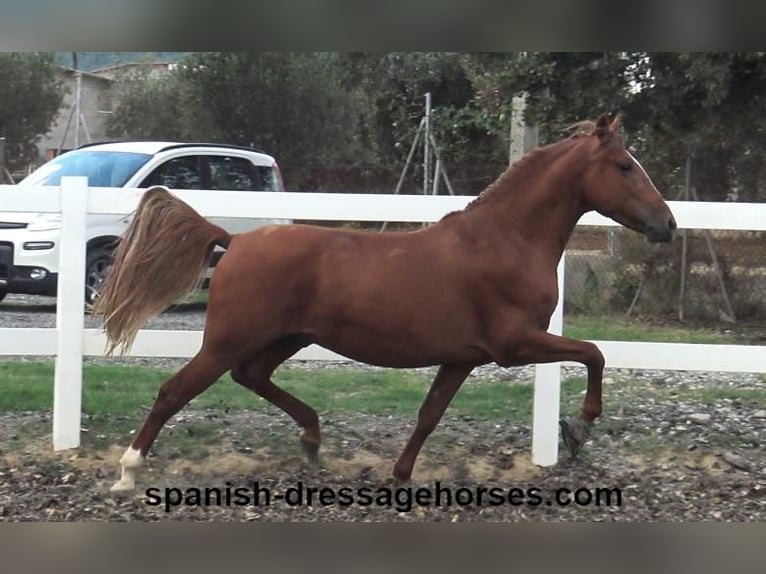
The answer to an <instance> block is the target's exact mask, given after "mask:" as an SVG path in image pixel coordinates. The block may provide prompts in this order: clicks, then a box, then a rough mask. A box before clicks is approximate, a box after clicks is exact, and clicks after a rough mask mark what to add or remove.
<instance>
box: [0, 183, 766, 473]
mask: <svg viewBox="0 0 766 574" xmlns="http://www.w3.org/2000/svg"><path fill="white" fill-rule="evenodd" d="M176 193H177V195H178V196H179V197H181V198H183V199H184V200H185V201H187V202H188V203H189V204H190V205H192V207H194V208H195V209H196V210H198V211H199V212H200V213H202V214H203V215H205V216H206V217H247V218H252V217H262V218H269V219H271V218H275V219H310V220H327V221H400V222H421V221H425V222H433V221H438V220H439V219H440V218H441V217H442V216H443V215H444V214H446V213H448V212H450V211H454V210H457V209H462V208H463V207H465V205H466V203H467V202H468V201H470V200H471V199H472V198H471V197H467V196H447V197H441V196H438V197H434V196H411V195H410V196H408V195H396V196H394V195H366V194H343V195H340V194H326V193H316V194H313V193H312V194H306V193H250V194H248V193H242V192H216V193H215V194H214V196H213V195H212V194H211V193H210V192H206V191H182V192H176ZM140 194H141V191H140V190H125V189H106V188H99V189H98V191H97V192H96V193H89V188H88V187H87V180H86V179H85V178H76V177H70V178H62V189H61V190H58V189H55V188H47V189H44V188H41V189H39V190H35V191H34V192H31V191H29V190H22V189H20V188H16V187H13V186H0V218H2V212H6V211H7V212H13V211H17V212H18V211H31V212H58V211H60V212H61V213H62V235H61V268H60V275H59V295H58V301H57V317H56V325H57V326H56V328H55V329H26V328H0V355H6V356H10V355H43V356H56V369H55V382H54V397H53V445H54V448H55V449H57V450H59V449H66V448H75V447H77V446H79V444H80V416H81V397H82V357H83V355H102V354H103V351H104V348H105V343H106V339H105V337H104V335H103V333H102V332H101V331H100V330H97V329H83V325H84V322H83V293H84V292H85V286H84V275H85V272H84V267H85V260H84V259H85V251H84V249H83V245H84V244H85V239H84V229H85V227H84V221H85V215H86V213H88V212H89V213H101V214H121V215H125V214H129V213H131V212H132V211H133V210H134V209H135V207H136V204H137V202H138V199H139V197H140ZM670 205H671V209H672V210H673V213H674V215H675V217H676V221H677V222H678V226H679V228H682V229H683V228H685V229H729V230H746V231H747V230H751V231H766V204H741V203H708V202H695V203H686V202H671V203H670ZM580 224H582V225H597V226H616V225H617V224H616V223H614V222H612V221H611V220H609V219H606V218H604V217H601V216H600V215H598V214H595V213H589V214H587V215H585V216H584V217H583V218H582V219H581V221H580ZM563 269H564V265H563V259H562V262H561V263H560V265H559V283H560V289H559V292H560V293H562V294H563V292H564V290H563V279H564V278H563ZM562 299H563V295H562V296H561V297H560V301H559V306H558V307H557V309H556V311H555V312H554V316H553V318H552V320H551V327H550V330H551V332H554V333H561V328H562V322H563V315H562V307H561V300H562ZM201 341H202V332H200V331H193V332H188V331H154V330H143V331H140V332H139V334H138V336H137V338H136V341H135V344H134V345H133V348H132V349H131V351H130V353H129V354H130V355H131V356H150V357H191V356H193V355H194V354H195V353H196V352H197V350H198V349H199V347H200V344H201ZM594 342H595V343H596V344H597V345H599V347H600V348H601V350H602V352H603V353H604V356H605V358H606V364H607V366H608V367H622V368H644V369H675V370H697V371H735V372H736V371H739V372H766V347H765V346H741V345H702V344H681V343H638V342H618V341H594ZM295 358H296V359H304V360H305V359H314V360H317V359H318V360H336V359H342V358H343V357H340V356H339V355H336V354H335V353H332V352H330V351H327V350H325V349H321V348H319V347H316V346H312V347H308V348H306V349H303V350H302V351H301V352H300V353H298V354H297V355H296V356H295ZM560 371H561V369H560V365H559V364H551V365H538V367H537V371H536V379H535V395H534V415H533V418H534V420H533V441H532V456H533V460H534V462H535V463H537V464H540V465H551V464H555V462H556V460H557V458H558V417H559V401H560V396H559V388H560Z"/></svg>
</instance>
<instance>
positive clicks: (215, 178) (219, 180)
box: [207, 155, 259, 191]
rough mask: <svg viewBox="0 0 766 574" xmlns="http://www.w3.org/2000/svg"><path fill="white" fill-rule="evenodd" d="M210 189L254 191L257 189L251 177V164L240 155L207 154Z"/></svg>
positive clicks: (257, 186)
mask: <svg viewBox="0 0 766 574" xmlns="http://www.w3.org/2000/svg"><path fill="white" fill-rule="evenodd" d="M207 163H208V167H209V168H210V189H216V190H230V191H254V190H257V189H259V185H257V184H256V182H255V181H254V178H253V164H252V163H250V161H249V160H247V159H245V158H242V157H232V156H217V155H211V156H207Z"/></svg>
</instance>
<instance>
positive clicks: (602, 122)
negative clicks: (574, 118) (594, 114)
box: [595, 114, 612, 143]
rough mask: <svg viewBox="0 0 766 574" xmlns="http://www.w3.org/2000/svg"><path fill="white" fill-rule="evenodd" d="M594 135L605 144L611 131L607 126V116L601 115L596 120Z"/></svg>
mask: <svg viewBox="0 0 766 574" xmlns="http://www.w3.org/2000/svg"><path fill="white" fill-rule="evenodd" d="M595 134H596V137H597V138H598V139H599V141H600V142H601V143H605V142H607V141H608V140H609V137H610V136H611V135H612V131H611V128H610V126H609V116H607V115H606V114H601V115H600V116H599V117H598V119H597V120H596V130H595Z"/></svg>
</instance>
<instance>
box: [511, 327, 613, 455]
mask: <svg viewBox="0 0 766 574" xmlns="http://www.w3.org/2000/svg"><path fill="white" fill-rule="evenodd" d="M504 355H505V356H502V357H501V358H500V361H498V363H499V364H501V365H506V364H507V365H522V364H530V363H555V362H559V361H574V362H577V363H582V364H583V365H585V367H586V368H587V369H588V386H587V390H586V391H585V399H584V400H583V404H582V408H581V410H580V417H579V418H577V419H572V420H570V421H565V420H563V419H562V420H561V421H560V425H561V435H562V438H563V439H564V442H565V443H566V445H567V447H568V448H569V452H570V454H571V455H572V456H573V457H574V456H576V455H577V453H578V451H579V450H580V447H582V445H583V443H584V442H585V441H586V439H587V438H588V436H589V435H590V429H591V426H592V424H593V421H594V419H596V417H598V416H599V415H600V414H601V390H602V379H603V373H604V356H603V355H602V354H601V351H600V350H599V349H598V347H596V345H594V344H593V343H588V342H587V341H579V340H577V339H569V338H567V337H560V336H558V335H552V334H550V333H547V332H545V331H539V332H535V333H532V334H530V335H529V336H528V337H525V338H524V339H523V340H521V341H519V340H518V339H517V340H516V342H515V343H514V344H513V345H511V346H510V347H509V348H508V351H507V353H504ZM501 361H502V362H501Z"/></svg>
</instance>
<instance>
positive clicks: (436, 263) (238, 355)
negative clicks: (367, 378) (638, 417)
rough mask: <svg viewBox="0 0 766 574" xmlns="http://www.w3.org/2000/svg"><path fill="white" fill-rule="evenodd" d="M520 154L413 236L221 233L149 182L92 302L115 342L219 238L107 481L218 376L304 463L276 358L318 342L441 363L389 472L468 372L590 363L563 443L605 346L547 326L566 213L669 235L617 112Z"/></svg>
mask: <svg viewBox="0 0 766 574" xmlns="http://www.w3.org/2000/svg"><path fill="white" fill-rule="evenodd" d="M578 126H579V131H578V132H577V133H575V134H573V135H572V136H570V137H567V138H565V139H563V140H561V141H559V142H557V143H555V144H552V145H549V146H546V147H542V148H539V149H537V150H534V151H532V152H530V153H528V154H527V155H526V156H525V157H524V158H522V159H521V160H520V161H518V162H516V163H515V164H514V165H513V166H511V167H510V168H509V169H508V170H507V171H506V172H505V173H504V174H503V175H502V176H501V177H500V178H499V179H498V180H497V181H495V183H493V184H492V185H490V186H489V187H488V188H487V189H486V190H484V191H483V192H482V193H481V194H480V195H479V196H478V198H476V199H475V200H474V201H472V202H471V203H469V204H468V206H467V207H466V208H465V209H464V210H462V211H459V212H454V213H451V214H448V215H447V216H445V217H444V218H443V219H442V220H441V221H439V222H438V223H436V224H434V225H432V226H430V227H427V228H424V229H420V230H417V231H412V232H401V233H383V234H379V233H373V232H360V231H349V230H341V229H329V228H323V227H315V226H308V225H283V226H270V227H264V228H259V229H256V230H253V231H250V232H248V233H243V234H238V235H233V236H232V235H230V234H229V233H227V232H226V231H224V230H223V229H221V228H220V227H217V226H215V225H213V224H211V223H210V222H208V221H206V220H205V219H204V218H202V217H201V216H200V215H199V214H198V213H197V212H196V211H194V210H193V209H192V208H191V207H189V206H188V205H187V204H186V203H184V202H182V201H181V200H179V199H177V198H176V197H174V196H173V195H171V194H170V193H169V192H168V191H167V190H166V189H164V188H157V187H155V188H152V189H149V190H147V191H146V192H145V194H144V195H143V197H142V198H141V201H140V203H139V206H138V209H137V211H136V214H135V217H134V218H133V220H132V222H131V224H130V226H129V228H128V229H127V230H126V232H125V235H124V237H123V239H122V241H121V242H120V244H119V246H118V249H117V250H116V253H115V261H114V265H113V267H112V270H111V272H110V274H109V276H108V278H107V281H106V283H105V285H104V289H103V291H102V293H101V297H100V299H99V300H98V302H97V305H96V312H98V313H103V314H104V316H105V324H104V328H105V330H106V333H107V337H108V339H109V342H110V346H109V349H108V352H109V353H111V352H113V351H114V349H115V348H118V347H120V348H122V349H123V350H124V349H126V348H128V347H129V346H130V345H131V343H132V341H133V339H134V337H135V335H136V332H137V331H138V329H139V328H140V326H141V325H142V324H143V323H144V322H145V321H146V320H147V319H148V318H149V317H150V316H152V315H154V314H156V313H159V312H161V311H163V310H164V309H165V308H166V307H168V306H170V305H171V304H173V303H174V302H177V301H178V300H179V299H180V298H181V297H183V296H184V295H186V294H188V293H189V292H190V290H193V289H195V288H196V287H197V286H198V285H199V280H200V276H201V274H202V273H203V272H204V269H205V268H206V267H207V265H208V261H209V259H210V255H211V252H212V250H213V248H214V246H216V245H219V246H222V247H224V248H225V249H226V253H225V254H224V256H223V257H222V258H221V260H220V262H219V264H218V266H217V268H216V269H215V272H214V274H213V278H212V281H211V284H210V292H209V301H208V311H207V323H206V326H205V332H204V338H203V342H202V348H201V349H200V351H199V352H198V353H197V355H196V356H194V358H192V359H191V361H189V363H188V364H186V366H184V367H183V368H182V369H181V370H180V371H179V372H178V373H177V374H175V375H173V376H172V377H171V378H170V379H168V380H167V381H166V382H165V383H164V384H163V385H162V387H161V388H160V390H159V394H158V396H157V399H156V400H155V402H154V405H153V406H152V409H151V412H150V413H149V414H148V416H147V418H146V420H145V422H144V424H143V425H142V427H141V429H140V430H139V432H138V433H137V434H136V436H135V438H134V440H133V442H132V444H131V446H130V447H129V448H128V449H127V451H126V452H125V454H124V455H123V457H122V458H121V459H120V463H121V466H122V475H121V478H120V480H119V481H118V482H117V483H116V484H115V485H114V486H113V487H112V489H113V490H128V489H132V488H134V486H135V474H136V471H137V469H138V467H139V466H141V463H142V462H143V460H144V458H145V457H146V454H147V451H148V450H149V448H150V447H151V445H152V443H153V442H154V440H155V438H156V437H157V434H158V433H159V431H160V429H161V428H162V426H163V425H164V424H165V423H166V422H167V420H168V419H169V418H170V417H171V416H173V415H174V414H175V413H177V412H178V411H179V410H180V409H181V408H183V407H184V405H186V404H187V403H188V402H189V401H190V400H191V399H192V398H194V397H195V396H197V395H198V394H200V393H202V392H203V391H204V390H205V389H207V388H208V387H209V386H210V385H212V384H213V383H214V382H215V381H216V380H217V379H218V378H219V377H221V376H222V375H223V374H225V373H226V372H227V371H231V376H232V378H233V379H234V381H236V382H237V383H238V384H240V385H243V386H244V387H247V388H248V389H250V390H252V391H254V392H255V393H257V394H258V395H260V396H261V397H263V398H265V399H266V400H268V401H269V402H271V403H273V404H274V405H276V406H278V407H279V408H281V409H282V410H284V411H285V412H286V413H287V414H289V415H290V416H291V417H292V418H293V419H294V420H295V422H296V423H297V424H298V425H299V426H300V427H301V428H302V429H303V433H302V435H301V437H300V441H301V443H302V445H303V447H304V449H305V452H306V454H307V456H308V457H309V459H311V460H316V457H317V453H318V450H319V445H320V431H319V419H318V417H317V413H316V411H315V410H314V409H313V408H311V407H310V406H309V405H307V404H305V403H304V402H302V401H301V400H300V399H298V398H297V397H295V396H293V395H291V394H290V393H288V392H287V391H285V390H283V389H281V388H279V387H278V386H277V385H275V384H274V383H273V382H272V381H271V379H270V377H271V374H272V373H273V372H274V370H275V369H276V368H277V367H278V366H279V365H280V364H281V363H282V362H283V361H285V360H286V359H288V358H289V357H291V356H292V355H293V354H295V353H296V352H297V351H298V350H299V349H301V348H302V347H305V346H307V345H309V344H312V343H316V344H318V345H321V346H323V347H326V348H328V349H332V350H333V351H336V352H338V353H340V354H342V355H344V356H346V357H349V358H352V359H355V360H357V361H361V362H365V363H371V364H374V365H380V366H384V367H400V368H409V367H423V366H429V365H439V366H440V367H439V370H438V373H437V375H436V378H435V379H434V381H433V384H432V385H431V388H430V390H429V391H428V394H427V396H426V398H425V401H424V402H423V405H422V406H421V408H420V410H419V412H418V417H417V424H416V425H415V429H414V431H413V433H412V436H411V437H410V439H409V441H408V442H407V444H406V446H405V447H404V450H403V451H402V453H401V455H400V456H399V458H398V460H397V461H396V463H395V465H394V467H393V475H394V478H395V479H396V480H397V481H406V480H408V479H409V478H410V476H411V473H412V469H413V466H414V464H415V459H416V457H417V455H418V452H419V451H420V449H421V447H422V446H423V443H424V442H425V440H426V438H427V437H428V435H429V434H430V433H431V432H432V431H433V430H434V428H435V427H436V425H437V423H438V422H439V420H440V419H441V417H442V415H443V414H444V411H445V409H446V408H447V405H448V404H449V403H450V401H451V399H452V397H453V396H454V395H455V393H456V392H457V390H458V388H459V387H460V385H461V384H462V383H463V381H464V380H465V379H466V377H467V376H468V375H469V373H470V372H471V370H472V369H473V368H474V367H476V366H478V365H482V364H486V363H490V362H495V363H497V364H498V365H501V366H504V367H509V366H518V365H525V364H529V363H547V362H555V361H576V362H579V363H582V364H583V365H585V366H586V367H587V370H588V382H587V391H586V395H585V399H584V402H583V404H582V410H581V414H580V417H579V418H577V419H575V420H573V421H572V422H563V421H562V425H561V428H562V434H563V438H564V440H565V442H566V444H567V445H568V446H569V448H570V450H571V452H572V454H573V455H574V454H576V452H577V450H578V449H579V447H580V445H581V444H582V443H583V442H584V441H585V439H586V438H587V436H588V434H589V432H590V427H591V424H592V422H593V420H594V419H595V418H596V417H598V416H599V415H600V414H601V378H602V371H603V367H604V358H603V356H602V354H601V352H600V351H599V350H598V348H597V347H596V346H595V345H593V344H591V343H588V342H583V341H578V340H574V339H569V338H566V337H559V336H556V335H552V334H549V333H548V332H547V331H546V329H547V328H548V322H549V320H550V316H551V313H552V312H553V309H554V307H555V305H556V301H557V298H558V296H559V294H558V292H557V283H556V266H557V263H558V261H559V258H560V257H561V254H562V252H563V251H564V247H565V246H566V244H567V241H568V239H569V236H570V235H571V233H572V231H573V229H574V227H575V224H576V223H577V221H578V220H579V219H580V217H581V216H582V215H583V214H584V213H585V212H587V211H590V210H594V209H595V210H596V211H598V212H599V213H601V214H603V215H606V216H608V217H611V218H612V219H614V220H616V221H617V222H619V223H621V224H622V225H625V226H626V227H629V228H631V229H633V230H636V231H638V232H640V233H643V234H644V235H646V237H647V238H648V240H649V241H651V242H657V241H669V240H670V239H671V238H672V236H673V231H674V230H675V228H676V223H675V220H674V219H673V215H672V214H671V212H670V209H669V208H668V206H667V205H666V203H665V202H664V201H663V199H662V197H661V196H660V194H659V192H658V191H657V189H656V188H655V186H654V185H653V184H652V182H651V181H650V179H649V177H648V175H647V174H646V172H645V171H644V170H643V168H642V167H641V166H640V164H639V163H638V162H637V161H636V160H635V158H633V156H632V155H631V154H630V153H628V151H627V150H626V149H625V147H624V144H623V141H622V138H621V136H620V135H619V133H618V132H619V119H617V118H616V119H615V120H614V121H613V122H611V124H610V122H609V119H608V118H607V116H605V115H603V116H601V117H599V118H598V120H597V121H596V122H582V123H580V124H578Z"/></svg>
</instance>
